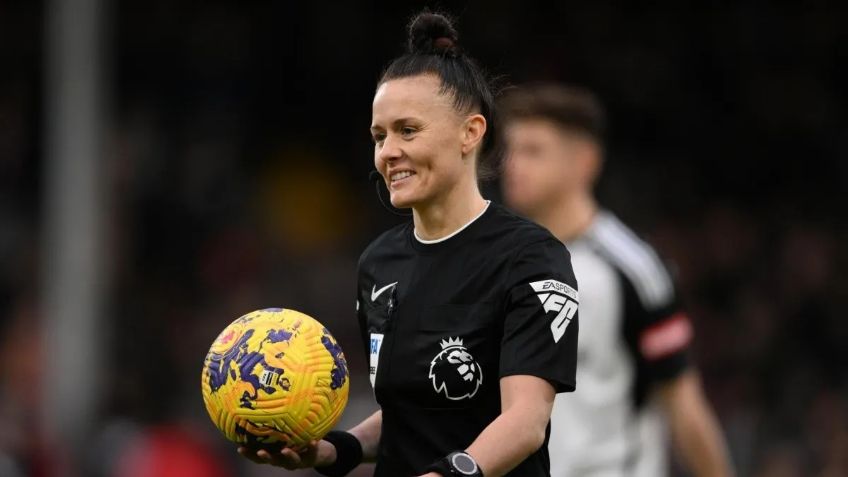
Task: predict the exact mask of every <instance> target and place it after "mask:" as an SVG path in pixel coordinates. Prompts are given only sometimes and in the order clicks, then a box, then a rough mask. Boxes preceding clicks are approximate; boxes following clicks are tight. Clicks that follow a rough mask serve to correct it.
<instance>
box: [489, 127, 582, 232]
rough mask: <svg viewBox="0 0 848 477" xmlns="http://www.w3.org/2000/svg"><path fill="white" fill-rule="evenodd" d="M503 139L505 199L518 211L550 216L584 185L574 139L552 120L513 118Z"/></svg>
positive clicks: (533, 215)
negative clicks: (505, 154) (551, 211)
mask: <svg viewBox="0 0 848 477" xmlns="http://www.w3.org/2000/svg"><path fill="white" fill-rule="evenodd" d="M504 141H505V143H506V148H507V151H506V152H507V161H506V167H505V168H504V173H503V180H502V181H501V184H502V187H503V195H504V200H505V201H506V203H507V204H508V205H509V206H510V207H511V208H513V209H515V210H516V211H518V212H521V213H523V214H525V215H528V216H529V217H531V218H539V217H544V216H547V214H548V212H549V209H550V208H551V207H557V206H559V205H561V202H562V199H563V198H568V197H570V196H573V193H574V192H575V191H579V190H581V188H582V187H584V185H582V182H583V181H584V180H583V178H582V176H583V175H584V174H582V172H581V170H580V160H579V158H578V155H579V150H578V148H577V147H576V146H577V144H576V143H575V141H574V138H572V137H571V136H570V135H568V134H566V133H564V131H562V129H560V128H558V127H557V126H556V125H554V124H553V123H551V122H550V121H547V120H544V119H515V120H511V121H510V122H509V123H508V124H507V126H506V128H505V129H504ZM585 187H590V186H589V185H585Z"/></svg>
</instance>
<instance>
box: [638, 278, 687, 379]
mask: <svg viewBox="0 0 848 477" xmlns="http://www.w3.org/2000/svg"><path fill="white" fill-rule="evenodd" d="M662 272H663V273H665V269H664V268H663V270H662ZM668 286H669V289H668V291H667V292H666V293H665V294H664V297H663V298H662V299H660V300H653V301H650V300H646V299H645V298H644V297H643V296H640V294H639V293H638V291H637V289H636V287H635V286H634V284H633V283H632V282H631V281H630V280H626V283H625V286H624V288H625V317H624V320H625V324H624V326H625V335H626V337H627V340H628V341H629V342H630V343H631V347H632V349H633V351H634V353H635V354H636V359H637V366H638V368H639V370H640V371H641V372H642V373H643V375H644V378H645V379H646V381H647V382H648V383H652V382H662V381H666V380H669V379H673V378H675V377H677V376H678V375H680V374H681V373H682V372H683V371H684V370H686V369H687V368H688V367H689V365H690V363H689V347H690V344H691V341H692V335H693V333H692V325H691V322H690V320H689V316H688V315H687V313H686V312H685V310H683V308H682V307H681V305H680V301H679V300H678V298H677V293H676V290H675V289H674V286H673V283H672V282H671V280H669V282H668Z"/></svg>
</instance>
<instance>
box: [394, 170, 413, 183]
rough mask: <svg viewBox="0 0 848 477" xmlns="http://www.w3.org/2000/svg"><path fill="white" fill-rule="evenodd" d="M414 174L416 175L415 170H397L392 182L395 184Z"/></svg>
mask: <svg viewBox="0 0 848 477" xmlns="http://www.w3.org/2000/svg"><path fill="white" fill-rule="evenodd" d="M414 175H415V172H414V171H399V172H395V173H394V174H392V176H391V181H392V183H393V184H394V183H395V182H398V181H402V180H404V179H406V178H408V177H412V176H414Z"/></svg>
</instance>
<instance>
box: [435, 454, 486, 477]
mask: <svg viewBox="0 0 848 477" xmlns="http://www.w3.org/2000/svg"><path fill="white" fill-rule="evenodd" d="M427 471H430V472H438V473H439V474H442V475H443V476H445V477H451V476H454V475H456V476H460V477H462V476H465V477H483V472H482V471H480V466H479V465H477V461H475V460H474V458H473V457H471V456H470V455H468V453H466V452H461V451H457V452H451V453H450V454H448V455H447V456H445V457H442V458H441V459H439V460H437V461H436V462H434V463H433V465H431V466H430V467H429V468H428V469H427Z"/></svg>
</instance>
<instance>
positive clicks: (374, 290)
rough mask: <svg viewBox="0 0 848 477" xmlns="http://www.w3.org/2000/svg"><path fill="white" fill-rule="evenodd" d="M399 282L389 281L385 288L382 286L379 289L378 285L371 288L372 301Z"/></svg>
mask: <svg viewBox="0 0 848 477" xmlns="http://www.w3.org/2000/svg"><path fill="white" fill-rule="evenodd" d="M397 284H398V282H394V283H389V284H388V285H386V286H384V287H383V288H380V289H379V290H377V285H374V286H373V287H372V288H371V301H372V302H374V301H377V297H378V296H380V295H381V294H382V293H383V292H384V291H386V290H388V289H389V288H391V287H393V286H395V285H397Z"/></svg>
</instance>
